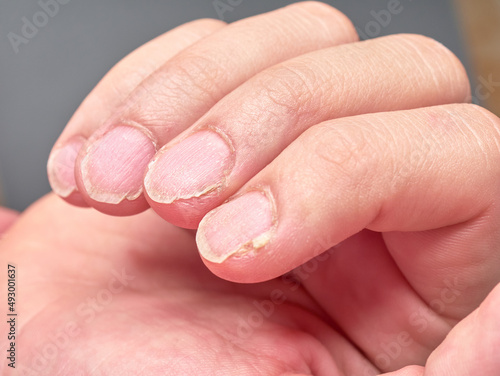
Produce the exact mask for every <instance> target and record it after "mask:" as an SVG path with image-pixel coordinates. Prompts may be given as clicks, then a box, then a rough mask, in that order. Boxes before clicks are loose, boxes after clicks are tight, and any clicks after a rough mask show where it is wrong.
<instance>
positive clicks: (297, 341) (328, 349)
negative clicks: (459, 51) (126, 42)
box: [0, 2, 500, 376]
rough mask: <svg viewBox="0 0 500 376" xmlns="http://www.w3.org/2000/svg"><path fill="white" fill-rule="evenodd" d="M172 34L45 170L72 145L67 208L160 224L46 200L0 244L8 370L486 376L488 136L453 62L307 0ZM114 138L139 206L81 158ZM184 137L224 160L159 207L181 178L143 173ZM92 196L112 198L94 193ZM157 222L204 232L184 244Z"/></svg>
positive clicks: (107, 88)
mask: <svg viewBox="0 0 500 376" xmlns="http://www.w3.org/2000/svg"><path fill="white" fill-rule="evenodd" d="M291 20H293V21H294V22H290V21H291ZM205 25H206V26H205ZM287 25H293V26H287ZM312 25H313V26H312ZM193 27H194V29H195V30H194V31H193V32H191V31H190V30H191V28H193ZM204 27H206V29H204ZM288 27H290V28H288ZM304 28H305V29H304ZM182 30H184V31H182ZM304 30H308V31H309V32H307V33H304ZM171 33H172V32H171ZM176 33H177V34H179V33H180V35H184V39H183V38H180V39H179V40H180V42H179V43H178V44H175V46H177V47H176V48H173V49H172V50H170V52H168V53H166V54H165V55H161V56H159V55H156V54H157V53H158V51H164V50H163V49H162V48H161V46H162V45H163V43H165V41H169V43H165V45H170V44H171V41H172V40H176V38H177V36H176V35H175V34H168V33H167V35H165V36H163V37H160V38H158V39H157V40H155V41H153V42H150V43H152V44H149V47H148V46H146V47H143V48H141V49H139V50H138V51H136V52H134V53H132V54H131V55H130V56H129V57H127V58H125V59H124V60H123V61H122V62H121V63H119V65H117V67H116V68H114V69H113V70H112V71H111V72H110V73H109V74H108V75H107V76H106V77H105V78H104V79H103V81H102V82H101V83H100V84H99V86H98V87H96V89H95V90H94V91H93V92H92V93H91V94H90V95H89V97H88V98H87V99H86V101H85V102H84V104H82V107H80V109H79V110H78V111H77V113H76V114H75V115H74V117H73V119H72V120H71V121H70V123H69V124H68V127H67V128H66V129H65V131H64V132H63V134H62V135H61V137H60V139H59V140H58V142H57V144H56V146H55V149H54V152H53V154H54V153H55V152H57V150H58V149H59V148H61V147H63V146H64V145H65V144H66V143H67V142H68V141H69V140H72V139H74V138H75V137H81V138H82V139H83V140H82V142H83V146H82V147H81V149H80V150H79V151H77V152H75V158H74V160H73V161H72V164H71V163H69V166H66V167H68V168H69V169H70V170H71V172H74V176H75V178H76V179H75V183H76V186H75V190H74V191H73V192H72V193H71V194H70V195H69V196H68V195H66V197H65V199H66V200H67V201H68V202H70V203H73V204H76V205H80V206H84V205H87V206H92V207H94V208H96V209H98V210H99V211H101V212H104V213H106V214H114V215H120V216H126V215H129V214H138V213H140V212H143V211H144V210H145V209H147V208H148V205H149V206H150V207H151V208H152V209H153V210H147V211H146V212H143V213H141V214H138V215H135V216H132V217H126V218H116V217H109V216H106V215H105V214H102V213H98V212H97V211H93V210H90V209H81V208H76V207H71V206H69V205H66V204H65V203H64V202H63V201H61V200H58V199H57V198H56V197H55V196H54V195H49V196H48V197H45V198H43V199H42V200H40V201H39V202H37V203H36V204H35V205H34V206H33V207H32V208H31V209H29V210H28V211H27V212H26V213H24V214H23V216H22V217H21V218H20V219H19V220H17V221H16V223H15V225H14V226H13V227H12V228H11V229H10V230H9V231H8V232H7V233H6V235H5V236H4V238H3V240H2V241H1V243H0V247H1V248H2V250H1V251H0V255H1V258H2V261H3V262H4V264H6V263H13V264H15V265H16V267H17V268H18V270H19V271H20V273H22V275H24V276H25V277H23V281H22V282H21V277H19V278H20V280H19V281H20V282H19V283H20V286H22V291H23V298H22V299H21V297H19V306H18V308H19V311H20V312H23V316H24V319H23V321H22V322H20V323H19V327H18V330H19V331H18V333H19V336H20V338H19V340H18V343H19V354H21V352H22V353H23V354H29V355H28V356H26V357H23V359H21V358H19V360H18V362H19V365H22V366H24V367H30V368H32V369H36V370H37V371H36V373H35V374H38V375H45V374H46V375H64V374H82V375H91V374H103V375H104V374H105V375H114V374H116V375H122V374H125V373H127V372H129V373H132V374H140V373H141V372H142V373H143V374H147V375H156V374H158V375H160V374H161V375H165V374H167V375H170V374H172V375H177V374H189V375H190V374H193V375H195V374H208V375H210V374H217V375H226V374H227V375H234V374H241V375H246V374H251V375H291V374H302V375H319V376H321V375H376V374H380V373H383V372H391V373H390V374H391V375H398V376H414V375H424V374H425V375H468V374H472V373H474V374H475V373H480V374H482V375H494V374H495V372H496V370H497V369H498V367H499V366H500V364H499V360H498V357H496V356H495V355H494V351H495V350H494V349H496V348H498V346H499V345H500V343H499V342H500V336H499V335H498V333H499V324H498V322H497V321H498V320H496V317H497V316H498V312H499V310H500V300H499V299H500V290H498V287H497V288H496V289H495V286H496V285H497V284H498V282H499V279H500V256H499V255H498V248H499V238H500V230H499V228H500V227H499V226H498V223H499V219H500V209H498V197H500V196H499V192H498V191H499V185H498V181H499V177H500V167H498V166H500V163H498V162H499V159H500V151H499V147H498V145H499V144H500V135H499V134H500V132H499V130H500V121H499V119H498V118H496V117H495V116H494V115H492V114H491V113H488V112H487V111H486V110H484V109H481V108H479V107H476V106H472V105H470V104H467V103H465V102H467V99H468V98H469V97H470V92H469V83H468V81H467V77H466V74H465V72H464V69H463V67H462V66H461V64H460V63H459V62H458V60H457V59H456V58H455V57H454V56H453V55H452V54H451V53H450V52H449V51H448V50H446V49H445V48H444V47H443V46H441V45H440V44H438V43H437V42H435V41H432V40H430V39H428V38H425V37H420V36H412V35H400V36H392V37H386V38H379V39H376V40H372V41H366V42H356V40H357V37H356V35H355V33H354V28H353V27H352V25H351V24H350V22H349V21H348V20H347V19H346V18H345V16H343V15H341V14H339V12H338V11H336V10H334V9H333V8H330V7H328V6H326V5H324V4H320V3H314V2H306V3H299V4H297V5H294V6H290V7H287V8H283V9H282V10H278V11H276V12H272V13H269V14H266V15H261V16H257V17H254V18H250V19H247V20H243V21H240V22H238V23H235V24H233V25H231V26H224V25H222V24H221V23H218V22H215V21H214V22H213V21H208V20H205V21H198V23H197V24H195V25H194V26H193V24H191V26H189V25H187V26H183V27H181V32H179V30H177V31H176ZM306 34H307V35H306ZM186 35H188V36H189V37H185V36H186ZM262 35H266V36H267V37H268V38H267V39H266V38H264V39H262ZM200 38H201V39H200ZM240 40H241V42H240V43H237V42H238V41H240ZM265 40H268V41H271V42H272V43H269V44H266V43H265V42H264V41H265ZM276 41H281V42H282V43H280V44H279V45H280V48H276ZM151 46H153V47H151ZM242 46H243V47H242ZM228 51H231V53H228ZM163 53H164V52H162V54H163ZM149 57H151V59H150V58H149ZM148 59H149V61H154V62H155V63H154V64H151V65H150V66H149V68H146V69H147V72H146V71H143V70H141V69H142V68H141V67H144V65H143V64H142V61H144V60H148ZM249 59H250V60H249ZM250 61H251V63H250ZM395 62H397V63H395ZM234 67H237V69H235V68H234ZM311 67H313V68H314V69H312V68H311ZM124 69H125V71H124ZM136 70H137V71H139V72H142V73H141V75H133V74H130V73H133V72H135V71H136ZM123 72H129V74H126V75H125V74H124V73H123ZM146 76H147V77H146ZM123 77H126V78H123ZM128 77H134V79H130V78H128ZM116 93H121V94H120V96H118V95H117V94H116ZM125 94H127V95H126V96H125ZM103 98H104V99H103ZM103 103H104V104H105V105H102V104H103ZM123 124H126V125H127V127H128V128H127V132H132V131H130V129H131V128H133V129H134V130H137V129H139V130H140V132H141V135H142V139H141V140H144V138H145V137H147V139H146V141H147V140H148V139H150V140H151V143H150V144H148V143H147V142H149V141H147V142H146V143H144V145H154V150H153V152H152V153H150V154H144V153H143V151H144V150H146V149H147V148H146V147H142V146H141V148H139V149H138V150H137V152H135V151H134V153H131V155H132V156H133V155H136V154H138V153H143V154H144V155H145V157H144V158H145V160H141V161H140V163H139V164H137V163H136V161H134V163H135V164H134V165H133V166H132V164H131V165H130V166H127V165H126V164H125V167H124V168H128V170H126V169H125V171H126V172H128V173H129V174H125V175H124V176H126V177H127V178H128V176H129V175H131V174H134V173H136V174H138V176H139V177H140V182H141V183H140V184H139V186H138V188H137V187H136V188H137V189H138V190H137V192H135V191H134V192H132V191H131V192H132V193H134V194H130V197H129V198H130V199H124V200H122V201H120V202H117V203H110V202H103V201H106V199H104V200H102V198H103V197H104V198H106V197H111V194H112V193H113V192H114V191H116V190H119V189H121V188H122V187H123V184H125V183H130V182H129V181H128V180H126V179H125V180H123V181H122V180H120V179H121V175H120V168H118V169H116V171H115V170H113V171H111V172H108V173H105V174H102V171H106V170H105V169H100V167H102V166H105V164H106V163H108V162H109V160H106V158H104V157H103V158H101V160H99V159H95V158H94V159H93V160H92V159H89V158H90V157H88V156H89V155H90V154H91V153H92V151H93V150H95V148H97V145H98V144H99V142H101V140H102V139H103V138H104V137H108V139H110V137H109V136H106V135H109V134H111V135H114V134H115V133H111V132H112V131H113V130H115V129H116V128H117V127H119V126H120V125H123ZM130 124H132V125H130ZM197 132H215V133H216V134H217V135H219V136H220V135H222V136H221V137H222V139H223V143H222V144H221V145H222V146H220V148H219V152H220V155H221V156H223V155H224V153H225V151H224V150H225V149H224V146H223V145H224V142H227V143H228V145H229V146H228V150H229V151H230V153H229V157H228V158H229V159H228V160H229V161H230V165H229V167H228V168H227V169H223V171H222V172H223V178H222V180H221V181H215V182H214V184H216V185H215V186H214V187H215V188H214V189H208V190H207V189H206V188H207V187H206V186H200V187H195V188H196V189H199V193H200V195H199V196H196V197H193V198H183V199H182V200H174V201H172V202H159V201H155V198H156V197H159V195H157V189H160V188H163V187H156V188H154V187H153V182H154V180H155V179H157V178H158V176H162V175H161V174H163V173H165V171H167V172H168V169H169V168H174V167H175V166H168V165H166V166H162V168H161V169H157V170H155V169H154V164H152V163H149V165H148V163H147V162H150V161H152V160H153V161H156V160H157V159H158V158H160V157H161V156H162V155H163V154H166V153H169V152H171V150H174V148H175V147H177V146H178V145H182V142H183V141H185V140H188V139H189V137H190V136H192V135H193V134H196V133H197ZM128 134H129V133H128ZM130 134H131V133H130ZM117 139H119V138H118V137H117ZM119 140H123V141H120V142H129V141H128V140H129V138H123V139H119ZM191 140H192V139H191ZM111 141H113V140H112V137H111ZM153 141H154V142H153ZM141 142H142V141H141ZM117 144H119V142H118V143H117ZM140 145H143V144H140ZM213 145H217V141H214V142H213ZM133 147H134V144H130V145H128V144H127V148H128V149H133ZM127 148H126V149H127ZM113 150H115V149H113ZM116 150H119V149H116ZM200 150H202V149H200ZM123 152H124V153H126V152H127V150H124V151H123ZM155 152H157V154H156V155H154V154H155ZM201 154H202V153H201V152H200V153H198V154H196V155H195V156H194V159H192V160H190V164H189V165H190V166H191V165H195V164H196V163H198V162H197V161H198V159H199V160H201V161H203V158H204V157H205V155H201ZM103 155H104V154H103ZM113 158H117V159H119V158H120V153H115V155H114V157H113ZM221 158H222V157H221ZM130 160H132V159H126V161H130ZM206 160H207V161H208V162H207V163H209V162H210V160H212V159H211V158H206ZM89 161H91V162H89ZM182 161H183V160H182V159H179V163H182ZM131 163H132V162H131ZM204 163H205V162H204ZM96 166H97V167H96ZM132 167H134V168H132ZM137 167H141V168H139V169H138V168H137ZM53 168H54V163H49V166H48V169H49V176H51V174H52V176H54V175H53ZM189 168H190V167H189V166H188V167H186V170H185V171H182V173H183V174H185V175H183V176H185V181H186V182H188V181H189V182H192V181H194V182H195V183H196V179H194V177H193V176H190V175H189V173H190V170H189ZM202 170H203V169H202ZM214 171H215V170H214ZM216 172H217V171H215V172H214V174H213V176H210V177H211V178H213V177H214V176H217V173H216ZM114 173H115V174H116V175H113V174H114ZM109 174H111V175H109ZM110 176H111V177H110ZM113 178H114V179H113ZM100 179H101V180H103V181H104V180H105V179H108V180H107V181H106V182H105V183H106V187H107V190H108V191H109V192H105V191H103V190H102V189H101V192H99V196H97V195H95V189H96V185H99V184H100V183H102V181H101V180H100ZM56 180H57V179H56ZM56 180H54V178H52V179H51V182H52V184H53V186H54V190H55V191H56V192H57V191H58V190H59V188H60V187H59V186H58V183H57V181H56ZM160 180H161V179H160ZM142 181H143V182H144V183H143V184H142ZM110 182H111V183H110ZM168 183H169V180H168V179H166V180H165V182H164V184H165V185H167V184H168ZM134 184H135V183H134ZM162 184H163V183H162ZM179 184H180V185H182V184H184V183H183V180H180V181H179ZM103 186H104V185H102V186H101V188H102V187H103ZM89 187H90V188H89ZM115 188H116V189H115ZM132 188H134V187H132ZM205 191H206V192H205ZM165 192H167V191H165ZM108 193H109V194H108ZM135 193H138V194H135ZM205 193H207V194H205ZM107 194H108V196H106V195H107ZM245 195H246V196H245ZM248 195H250V196H248ZM96 197H99V198H100V200H96ZM245 197H247V198H248V197H251V200H250V199H249V200H248V201H245V200H246V198H245ZM242 198H243V199H242ZM226 200H229V201H228V202H226ZM252 200H253V201H252ZM242 202H245V203H246V204H245V205H246V206H245V207H244V209H245V210H241V209H242V206H241V205H242V204H241V203H242ZM238 205H240V206H238ZM231 208H236V209H234V210H233V211H232V213H233V214H231V215H232V217H228V215H227V213H228V211H231V210H232V209H231ZM153 211H155V212H156V213H157V214H159V216H158V215H156V214H154V213H153ZM160 217H161V218H160ZM162 218H163V219H166V220H168V221H169V222H172V223H174V224H176V225H180V226H182V227H186V228H198V230H197V233H196V238H195V235H194V232H192V231H189V230H184V229H181V228H179V227H175V226H173V225H172V224H169V223H167V222H166V221H164V220H163V219H162ZM227 218H230V220H229V221H228V220H227ZM200 221H201V222H200ZM266 225H268V226H267V227H269V229H267V230H266ZM245 226H246V227H245ZM249 228H250V229H249ZM82 229H85V230H84V231H82ZM257 230H258V231H257ZM261 230H262V231H261ZM252 231H253V232H252ZM214 234H215V235H214ZM245 236H247V237H249V239H248V240H249V242H247V243H245V242H244V240H245V239H246V238H245ZM234 239H237V241H235V240H234ZM239 240H241V241H240V242H239ZM238 242H239V243H238ZM197 249H198V250H199V251H200V253H201V256H202V257H201V260H200V257H199V256H198V254H197V252H196V250H197ZM59 254H60V255H59ZM47 255H50V257H47ZM204 264H205V265H206V266H208V268H209V269H210V271H211V272H213V273H214V274H215V275H217V276H219V277H222V278H223V279H220V278H218V277H217V276H215V275H214V274H212V273H210V272H209V270H207V268H206V267H205V265H204ZM124 268H125V269H124ZM120 272H121V273H125V275H127V276H130V277H129V279H127V278H125V277H122V280H124V281H122V282H119V280H117V279H116V278H117V277H116V274H117V273H118V274H120ZM20 275H21V274H20ZM238 282H245V283H244V284H241V283H238ZM21 283H22V285H21ZM120 284H121V285H120ZM4 291H5V289H4ZM106 299H108V300H106ZM61 330H62V332H61ZM51 343H52V346H51ZM3 346H4V345H3ZM54 346H56V347H54ZM57 346H58V347H57ZM7 349H8V346H7V347H6V346H4V347H3V348H2V351H3V350H7ZM51 349H52V350H54V349H56V350H54V352H55V355H54V354H53V353H52V352H51ZM44 351H45V355H44ZM49 358H50V359H49ZM33 362H35V363H33ZM40 364H41V365H40ZM3 367H4V369H6V372H5V373H6V374H7V375H10V374H13V373H9V372H11V370H9V369H8V368H7V365H6V364H5V360H4V364H3ZM37 367H40V368H39V369H38V368H37ZM78 372H80V373H78ZM99 372H100V373H99ZM27 374H29V373H27Z"/></svg>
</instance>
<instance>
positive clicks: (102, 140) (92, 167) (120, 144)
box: [80, 122, 157, 205]
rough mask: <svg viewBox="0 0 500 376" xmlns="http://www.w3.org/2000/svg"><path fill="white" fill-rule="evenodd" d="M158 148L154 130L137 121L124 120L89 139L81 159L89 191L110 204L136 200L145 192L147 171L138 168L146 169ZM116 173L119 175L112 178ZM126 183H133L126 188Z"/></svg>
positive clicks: (94, 198)
mask: <svg viewBox="0 0 500 376" xmlns="http://www.w3.org/2000/svg"><path fill="white" fill-rule="evenodd" d="M134 131H136V132H134ZM114 133H117V134H116V135H115V134H114ZM156 150H157V142H156V139H155V138H154V136H153V134H152V133H151V131H149V129H147V128H145V127H143V126H141V125H139V124H137V123H133V122H123V123H120V124H118V125H115V126H112V127H109V128H107V129H106V130H104V131H102V132H100V133H98V134H95V135H94V137H93V138H91V139H90V140H89V141H88V142H87V146H86V150H85V156H84V157H83V159H82V160H81V163H80V169H81V174H82V180H83V185H84V187H85V191H86V193H87V194H88V196H89V197H90V198H91V199H92V200H94V201H97V202H102V203H107V204H115V205H116V204H119V203H121V202H123V201H125V200H128V201H133V200H136V199H137V198H139V197H140V196H141V195H142V194H143V186H142V177H143V176H144V173H140V172H139V171H140V169H141V168H142V169H143V171H144V169H145V167H146V166H147V162H149V160H150V159H151V157H152V156H153V155H154V154H155V153H156ZM100 154H103V155H100ZM96 155H97V157H96ZM110 166H111V168H110ZM95 175H98V176H100V179H96V178H95ZM117 175H118V176H119V178H116V179H113V177H114V176H117ZM127 183H128V184H129V186H130V187H129V188H126V189H124V187H123V185H127Z"/></svg>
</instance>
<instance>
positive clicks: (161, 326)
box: [0, 195, 500, 376]
mask: <svg viewBox="0 0 500 376" xmlns="http://www.w3.org/2000/svg"><path fill="white" fill-rule="evenodd" d="M364 243H365V244H364ZM360 257H365V258H367V260H366V264H365V265H366V267H365V266H363V265H361V266H359V259H360ZM461 257H462V258H463V259H465V256H464V255H463V254H462V256H461ZM0 258H1V265H3V266H4V268H6V267H7V264H13V265H15V267H16V273H17V291H18V294H17V303H16V309H17V312H18V313H19V316H18V317H17V318H16V319H17V320H18V321H17V333H18V335H17V338H16V344H17V345H16V346H17V349H16V354H17V364H16V369H15V370H14V369H11V368H9V367H8V366H7V363H9V360H8V359H6V357H2V367H1V373H2V375H6V376H11V375H16V376H19V375H23V376H45V375H51V376H60V375H72V376H90V375H92V376H101V375H107V376H115V375H116V376H118V375H126V374H131V375H132V374H133V375H139V374H143V375H150V376H156V375H217V376H219V375H228V376H229V375H231V376H234V375H266V376H270V375H292V374H294V373H298V374H303V375H315V376H336V375H363V376H365V375H375V374H378V371H377V369H376V367H375V366H374V365H373V363H375V365H377V366H379V367H380V368H385V369H396V368H398V367H403V366H404V365H407V364H419V363H423V362H425V359H426V358H427V355H428V353H430V352H431V351H432V350H433V348H434V347H435V346H437V344H438V343H439V342H440V341H441V340H442V337H443V336H444V334H445V333H447V332H448V331H449V330H450V329H451V328H452V326H454V325H455V323H456V322H457V321H459V318H458V317H459V316H458V315H462V312H464V311H465V310H467V309H471V308H472V306H473V304H469V305H467V304H466V303H468V301H469V300H470V297H471V295H472V293H471V292H469V290H468V288H469V285H468V283H469V282H470V279H471V278H474V279H477V278H478V277H475V276H473V271H474V269H477V268H481V266H480V264H479V263H477V264H475V265H474V266H472V267H470V268H469V269H468V270H465V271H464V274H462V275H460V276H458V277H457V279H456V281H457V282H455V280H454V279H452V280H450V283H451V285H450V287H449V288H445V287H443V288H442V289H441V290H439V289H438V290H436V293H435V296H436V300H435V302H434V303H432V304H431V308H433V309H434V310H435V309H436V308H440V307H443V308H445V309H446V316H444V315H440V314H437V313H436V312H435V311H434V310H433V309H429V307H428V306H426V305H424V304H423V303H422V302H421V300H419V298H418V297H417V296H416V295H412V294H411V293H410V292H409V291H408V290H409V288H408V287H407V285H405V284H403V283H401V281H398V280H396V279H397V278H401V279H402V277H400V275H399V274H398V271H397V270H396V268H395V267H394V266H393V261H392V260H391V259H390V258H389V256H388V254H387V252H386V250H385V248H384V244H383V242H382V240H381V236H380V235H379V234H376V233H372V232H364V233H362V234H359V235H357V236H356V237H353V238H351V239H349V240H347V241H346V242H344V243H342V245H341V246H339V247H338V248H336V249H335V250H333V251H331V252H329V253H326V254H324V255H322V256H321V257H319V258H317V259H316V263H309V264H306V265H304V266H303V267H302V268H300V269H298V270H297V275H298V276H302V278H305V281H306V285H305V286H300V285H299V284H298V282H297V280H296V279H294V278H292V277H291V276H285V277H283V278H280V279H275V280H272V281H269V282H265V283H259V284H252V285H246V284H235V283H231V282H227V281H223V280H221V279H219V278H217V277H215V276H214V275H213V274H211V273H210V272H209V271H208V270H207V269H206V268H205V267H204V265H203V263H202V262H201V260H200V259H199V257H198V256H197V254H196V244H195V241H194V238H193V235H192V234H191V233H190V232H188V231H187V230H183V229H179V228H177V227H174V226H172V225H170V224H168V223H166V222H165V221H163V220H162V219H160V218H159V217H157V216H156V215H155V214H154V213H152V212H151V211H148V212H145V213H142V214H140V215H137V216H133V217H127V218H115V217H110V216H106V215H103V214H101V213H98V212H96V211H89V210H85V209H79V208H75V207H72V206H69V205H67V204H65V203H64V202H63V201H61V200H59V199H58V198H56V197H55V196H53V195H50V196H48V197H45V198H43V199H42V200H40V201H39V202H37V203H36V204H35V205H34V206H32V207H31V208H30V209H29V210H28V211H27V212H26V213H24V215H23V216H22V217H21V219H19V220H18V221H17V223H16V224H15V226H14V227H13V228H12V229H11V230H10V231H9V233H8V234H7V236H6V237H5V238H4V239H3V240H2V242H1V243H0ZM444 261H447V260H444ZM356 263H357V264H358V266H357V267H356V265H355V264H356ZM485 264H487V263H486V262H485ZM324 265H325V266H326V267H328V268H330V269H333V271H332V277H330V279H335V281H329V280H327V279H325V276H324V272H326V271H327V269H326V268H325V266H324ZM389 266H391V267H389ZM482 267H483V268H484V266H482ZM4 274H5V275H6V273H4ZM431 277H432V276H429V274H427V278H431ZM4 278H6V277H4ZM441 278H442V279H443V280H445V279H446V278H447V277H446V275H444V274H443V275H442V276H441ZM368 279H370V280H368ZM4 280H5V279H4ZM330 282H333V283H332V284H331V285H329V283H330ZM390 282H393V283H392V284H391V285H389V283H390ZM320 283H321V284H324V286H323V287H322V288H321V289H319V288H318V289H313V288H312V287H314V285H318V284H320ZM336 283H339V284H336ZM382 289H385V290H384V291H382ZM328 290H330V291H328ZM5 291H6V288H5V286H4V287H3V288H2V302H5V301H6V299H5ZM382 292H383V293H382ZM476 293H477V292H476ZM311 294H313V296H311ZM314 294H316V296H314ZM318 294H321V295H322V296H318ZM479 294H482V292H479ZM322 307H324V308H326V309H327V311H325V310H324V309H323V308H322ZM449 312H459V313H456V314H455V316H454V317H452V316H451V314H450V313H449ZM498 312H500V289H499V288H497V289H496V290H494V292H492V293H491V295H490V296H489V297H488V298H487V299H486V300H485V302H484V303H483V304H482V306H481V307H480V308H479V309H477V310H475V311H474V312H473V313H472V314H471V315H469V317H467V318H465V319H464V320H462V321H461V322H460V323H459V324H458V325H457V326H455V328H453V329H452V330H451V332H450V334H449V336H448V337H447V338H446V339H445V340H444V342H443V343H442V344H441V345H440V346H439V347H438V348H437V350H434V351H433V353H432V355H431V356H430V358H429V360H428V362H427V366H426V369H425V372H426V373H425V375H454V376H460V375H471V374H481V375H486V376H488V375H495V372H497V370H498V365H499V364H498V357H497V356H496V354H495V353H496V349H498V346H499V344H500V336H498V335H497V333H498V332H499V330H500V323H499V322H498ZM339 315H340V316H342V317H344V322H345V320H349V321H350V323H348V324H347V325H345V323H342V324H344V326H343V327H342V328H339V327H338V325H337V324H335V323H334V322H333V320H332V319H335V318H336V317H339ZM408 319H409V320H411V321H409V322H408V321H407V320H408ZM391 320H392V322H391ZM2 328H3V329H2V333H1V335H2V339H4V338H6V336H7V333H6V330H7V327H6V326H5V325H3V326H2ZM391 333H395V334H394V335H391ZM396 333H397V334H396ZM8 346H9V344H8V343H7V342H6V341H4V340H2V342H1V347H2V348H1V350H2V354H6V353H8V351H7V350H8ZM358 346H359V347H358ZM394 375H397V376H410V375H411V376H414V375H415V376H416V375H423V368H421V367H417V366H414V367H408V368H405V369H404V370H401V371H398V372H395V373H394Z"/></svg>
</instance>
